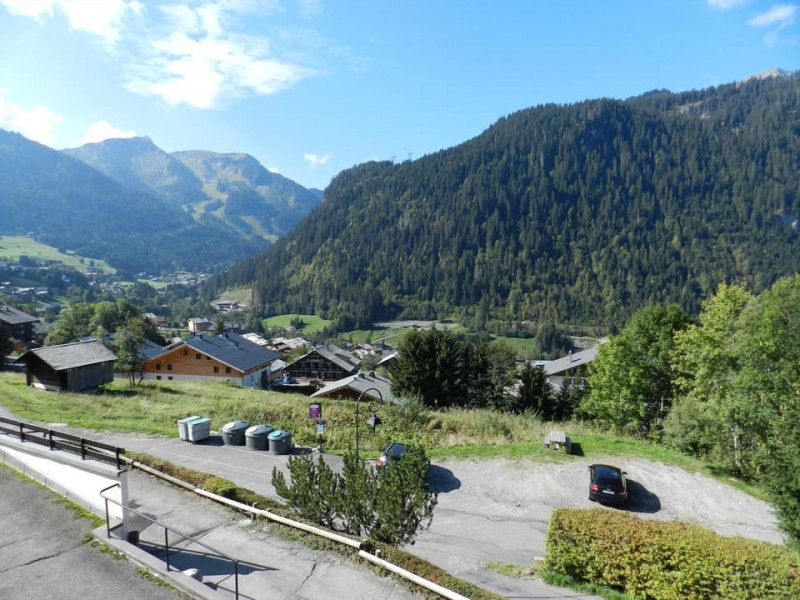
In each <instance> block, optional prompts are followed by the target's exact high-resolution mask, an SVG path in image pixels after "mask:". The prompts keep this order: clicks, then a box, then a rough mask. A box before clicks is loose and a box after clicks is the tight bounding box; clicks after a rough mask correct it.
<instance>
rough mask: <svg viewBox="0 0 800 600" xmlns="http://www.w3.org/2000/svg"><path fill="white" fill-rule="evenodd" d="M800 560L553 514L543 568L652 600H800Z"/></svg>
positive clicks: (746, 544) (618, 518) (612, 518)
mask: <svg viewBox="0 0 800 600" xmlns="http://www.w3.org/2000/svg"><path fill="white" fill-rule="evenodd" d="M798 565H800V555H798V554H797V553H796V552H794V551H792V550H790V549H789V548H786V547H784V546H776V545H773V544H768V543H766V542H757V541H753V540H745V539H742V538H726V537H723V536H720V535H717V534H716V533H714V532H712V531H710V530H708V529H705V528H703V527H698V526H695V525H687V524H685V523H679V522H677V521H654V520H643V519H639V518H638V517H636V516H634V515H631V514H629V513H624V512H615V511H610V510H604V509H601V508H595V509H591V510H578V509H567V508H560V509H557V510H555V511H553V514H552V516H551V518H550V527H549V529H548V531H547V558H546V562H545V568H546V569H548V570H551V571H554V572H556V573H561V574H563V575H567V576H569V577H572V578H573V579H575V580H576V581H583V582H589V583H595V584H600V585H604V586H608V587H610V588H614V589H618V590H621V591H624V592H625V593H626V594H629V595H631V596H635V597H638V598H644V599H647V600H754V599H775V600H789V599H793V598H800V568H798Z"/></svg>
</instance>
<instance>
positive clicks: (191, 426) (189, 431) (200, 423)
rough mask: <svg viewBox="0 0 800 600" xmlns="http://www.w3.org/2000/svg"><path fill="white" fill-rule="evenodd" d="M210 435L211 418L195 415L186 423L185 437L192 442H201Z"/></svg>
mask: <svg viewBox="0 0 800 600" xmlns="http://www.w3.org/2000/svg"><path fill="white" fill-rule="evenodd" d="M209 437H211V419H209V418H208V417H197V418H196V419H192V420H191V421H189V422H188V423H187V424H186V439H187V440H188V441H190V442H192V443H195V442H202V441H203V440H206V439H208V438H209Z"/></svg>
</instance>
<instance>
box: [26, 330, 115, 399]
mask: <svg viewBox="0 0 800 600" xmlns="http://www.w3.org/2000/svg"><path fill="white" fill-rule="evenodd" d="M116 360H117V356H116V355H115V354H114V353H113V352H112V351H111V350H109V349H108V348H106V347H105V346H104V345H103V344H101V343H100V342H98V341H97V340H87V341H83V342H73V343H71V344H60V345H58V346H45V347H43V348H34V349H33V350H29V351H28V352H26V353H25V354H23V355H22V356H20V357H19V359H18V360H17V362H21V363H24V364H25V373H26V376H27V379H28V385H29V386H31V387H35V388H39V389H43V390H50V391H63V392H84V391H87V390H94V389H97V388H98V387H100V386H101V385H104V384H106V383H111V382H112V381H114V362H115V361H116Z"/></svg>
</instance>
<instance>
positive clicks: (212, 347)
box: [143, 333, 278, 387]
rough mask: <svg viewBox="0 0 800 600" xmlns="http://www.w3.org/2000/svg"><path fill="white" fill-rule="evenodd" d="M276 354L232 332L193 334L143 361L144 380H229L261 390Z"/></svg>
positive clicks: (267, 380) (268, 375)
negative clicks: (145, 361)
mask: <svg viewBox="0 0 800 600" xmlns="http://www.w3.org/2000/svg"><path fill="white" fill-rule="evenodd" d="M277 358H278V354H277V353H275V352H273V351H272V350H269V349H268V348H264V347H261V346H259V345H257V344H254V343H253V342H250V341H248V340H246V339H245V338H244V337H242V336H240V335H237V334H235V333H224V334H222V335H217V336H208V335H203V334H200V335H195V336H191V337H189V338H187V339H185V340H178V341H176V342H173V343H171V344H170V345H169V346H167V347H166V348H164V350H163V352H162V353H161V354H159V355H158V356H156V357H154V358H151V359H150V360H148V361H147V363H146V364H145V367H144V373H143V374H144V379H150V380H153V379H156V380H167V381H171V380H176V381H198V380H203V379H212V380H219V381H230V382H231V383H235V384H237V385H243V386H248V387H265V386H266V385H267V383H268V382H269V380H270V376H271V371H272V364H273V363H274V361H275V360H276V359H277Z"/></svg>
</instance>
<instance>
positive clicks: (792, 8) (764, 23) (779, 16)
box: [748, 4, 798, 29]
mask: <svg viewBox="0 0 800 600" xmlns="http://www.w3.org/2000/svg"><path fill="white" fill-rule="evenodd" d="M797 8H798V6H797V5H796V4H773V5H772V6H771V7H770V9H769V10H768V11H767V12H765V13H761V14H760V15H758V16H756V17H753V18H752V19H750V20H749V21H748V24H749V25H750V26H752V27H773V26H777V27H778V28H779V29H783V28H784V27H788V26H789V25H791V24H792V23H794V18H795V16H796V15H797Z"/></svg>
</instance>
